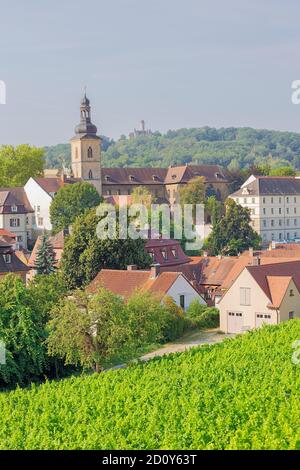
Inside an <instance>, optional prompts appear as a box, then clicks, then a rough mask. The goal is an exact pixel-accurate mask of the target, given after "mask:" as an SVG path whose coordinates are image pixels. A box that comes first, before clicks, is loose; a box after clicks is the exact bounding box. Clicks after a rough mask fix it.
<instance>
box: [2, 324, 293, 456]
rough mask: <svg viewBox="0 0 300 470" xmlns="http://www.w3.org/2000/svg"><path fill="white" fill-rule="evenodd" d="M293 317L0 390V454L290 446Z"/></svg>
mask: <svg viewBox="0 0 300 470" xmlns="http://www.w3.org/2000/svg"><path fill="white" fill-rule="evenodd" d="M298 339H300V320H292V321H290V322H286V323H284V324H281V325H279V326H275V327H264V328H262V329H261V330H258V331H254V332H249V333H247V334H245V335H243V336H240V337H237V338H235V339H227V340H225V341H224V342H223V343H222V344H218V345H214V346H204V347H202V348H197V349H193V350H190V351H189V352H185V353H181V354H174V355H171V356H168V357H164V358H159V359H154V360H153V361H151V362H149V363H147V364H138V365H133V366H130V367H128V368H127V369H123V370H116V371H109V372H106V373H103V374H100V375H96V374H94V375H91V376H82V377H77V378H75V377H74V378H71V379H66V380H62V381H60V382H49V383H45V384H43V385H41V386H32V387H31V388H30V389H26V390H21V389H17V390H15V391H12V392H6V393H4V392H3V393H1V394H0V417H1V418H0V422H1V426H0V448H1V449H297V448H298V449H299V448H300V427H299V423H300V364H299V365H297V364H296V363H295V364H294V363H293V362H297V361H295V360H294V361H292V356H293V354H294V358H296V359H297V358H298V357H299V358H300V354H298V353H297V351H296V350H295V349H293V343H294V342H295V340H298Z"/></svg>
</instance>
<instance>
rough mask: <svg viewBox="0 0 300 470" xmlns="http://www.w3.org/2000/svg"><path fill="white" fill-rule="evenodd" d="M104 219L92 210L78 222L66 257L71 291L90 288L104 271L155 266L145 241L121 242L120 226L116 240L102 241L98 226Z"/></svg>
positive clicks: (65, 272) (65, 273)
mask: <svg viewBox="0 0 300 470" xmlns="http://www.w3.org/2000/svg"><path fill="white" fill-rule="evenodd" d="M100 220H101V218H100V217H98V216H97V215H96V210H94V209H91V210H90V211H89V212H87V213H86V214H83V215H81V216H79V217H77V219H76V220H75V222H74V225H73V230H72V234H71V235H70V236H69V237H68V239H67V241H66V243H65V247H64V252H63V256H62V263H61V268H62V274H63V276H64V279H65V281H66V283H67V285H68V287H70V288H75V287H81V286H82V285H87V284H88V283H89V282H90V281H91V280H92V279H93V278H94V277H95V276H96V274H97V273H98V272H99V271H100V269H102V268H114V269H125V268H126V266H127V265H129V264H136V265H137V266H138V267H140V268H145V267H148V266H149V265H150V264H151V258H150V256H149V255H148V254H147V253H146V252H145V243H146V241H145V240H144V239H142V238H138V239H137V240H133V239H131V238H126V239H119V238H118V233H119V225H118V223H117V231H116V236H115V238H112V239H110V238H105V239H100V238H98V236H97V225H98V223H99V222H100Z"/></svg>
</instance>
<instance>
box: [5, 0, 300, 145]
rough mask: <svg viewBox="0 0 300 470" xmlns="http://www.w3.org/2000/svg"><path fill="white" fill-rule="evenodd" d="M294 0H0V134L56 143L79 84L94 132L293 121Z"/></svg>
mask: <svg viewBox="0 0 300 470" xmlns="http://www.w3.org/2000/svg"><path fill="white" fill-rule="evenodd" d="M299 18H300V2H299V1H298V0H286V1H284V2H283V1H282V0H281V1H277V0H263V1H262V0H260V1H258V0H226V1H224V0H148V1H146V0H105V1H104V0H86V1H83V0H80V1H79V0H59V1H58V0H51V1H50V0H48V1H43V2H42V1H40V0H26V1H24V0H14V2H6V1H4V0H0V80H2V81H4V82H5V84H6V104H5V105H3V104H0V144H13V145H17V144H21V143H29V144H31V145H37V146H43V145H54V144H57V143H63V142H67V141H68V140H69V139H70V138H71V137H72V136H73V132H74V127H75V125H76V124H77V123H78V121H79V102H80V98H81V95H82V94H83V89H84V86H87V95H88V97H89V98H90V100H91V105H92V119H93V122H94V123H95V124H96V125H97V127H98V131H99V133H100V134H103V135H107V136H109V137H112V138H118V137H119V136H120V135H121V134H126V135H127V134H128V133H129V132H130V131H131V130H132V129H133V128H134V127H138V126H139V122H140V120H141V119H144V120H145V121H146V126H147V127H150V128H151V129H152V130H154V131H155V130H159V131H161V132H165V131H167V130H168V129H178V128H182V127H201V126H206V125H207V126H214V127H229V126H250V127H254V128H266V129H277V130H291V131H296V132H298V131H300V105H298V106H297V105H295V104H292V101H291V94H292V90H291V84H292V82H293V81H294V80H297V79H300V66H299V55H300V47H299V46H300V28H299Z"/></svg>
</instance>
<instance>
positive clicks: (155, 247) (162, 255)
mask: <svg viewBox="0 0 300 470" xmlns="http://www.w3.org/2000/svg"><path fill="white" fill-rule="evenodd" d="M145 250H146V251H147V253H148V254H149V255H150V256H151V259H152V262H153V263H154V264H159V265H160V267H163V268H165V267H170V266H178V265H183V264H185V263H188V262H189V261H190V258H189V257H188V256H187V255H186V254H185V253H184V251H183V249H182V248H181V245H180V242H179V241H178V240H167V239H163V238H159V239H151V238H150V239H149V240H148V241H147V243H146V246H145Z"/></svg>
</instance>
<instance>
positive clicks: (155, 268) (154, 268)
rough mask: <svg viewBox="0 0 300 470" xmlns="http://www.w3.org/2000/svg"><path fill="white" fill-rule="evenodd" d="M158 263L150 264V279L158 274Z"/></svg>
mask: <svg viewBox="0 0 300 470" xmlns="http://www.w3.org/2000/svg"><path fill="white" fill-rule="evenodd" d="M159 270H160V264H152V266H151V271H150V279H156V278H157V276H158V275H159Z"/></svg>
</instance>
